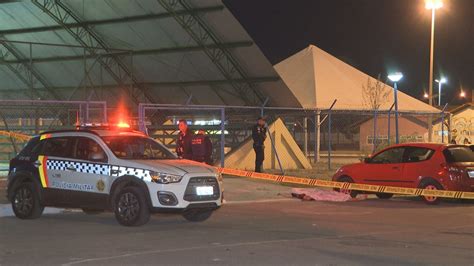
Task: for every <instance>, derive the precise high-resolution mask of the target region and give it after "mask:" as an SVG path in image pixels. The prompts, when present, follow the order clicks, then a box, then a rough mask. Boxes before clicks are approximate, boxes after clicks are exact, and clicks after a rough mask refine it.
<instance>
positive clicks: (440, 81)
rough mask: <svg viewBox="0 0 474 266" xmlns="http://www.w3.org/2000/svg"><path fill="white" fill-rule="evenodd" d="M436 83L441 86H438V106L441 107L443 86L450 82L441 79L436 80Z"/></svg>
mask: <svg viewBox="0 0 474 266" xmlns="http://www.w3.org/2000/svg"><path fill="white" fill-rule="evenodd" d="M435 81H436V82H438V84H439V86H438V106H441V84H443V83H446V82H448V80H447V79H445V78H441V79H440V80H437V79H436V80H435Z"/></svg>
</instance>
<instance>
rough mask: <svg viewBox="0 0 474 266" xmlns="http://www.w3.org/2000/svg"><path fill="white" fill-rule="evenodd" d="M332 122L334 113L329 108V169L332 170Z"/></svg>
mask: <svg viewBox="0 0 474 266" xmlns="http://www.w3.org/2000/svg"><path fill="white" fill-rule="evenodd" d="M331 124H332V115H331V109H329V113H328V170H331V142H332V136H331V134H332V132H331Z"/></svg>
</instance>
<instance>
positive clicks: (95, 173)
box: [66, 136, 110, 209]
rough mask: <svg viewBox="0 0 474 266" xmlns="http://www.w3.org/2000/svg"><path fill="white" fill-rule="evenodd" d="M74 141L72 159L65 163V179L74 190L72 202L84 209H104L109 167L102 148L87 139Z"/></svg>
mask: <svg viewBox="0 0 474 266" xmlns="http://www.w3.org/2000/svg"><path fill="white" fill-rule="evenodd" d="M75 139H76V142H75V146H74V148H73V150H74V159H73V160H70V161H68V162H66V165H67V167H66V168H67V169H68V171H69V174H68V175H67V177H66V179H67V180H68V181H67V182H69V183H70V184H71V186H72V187H71V190H74V196H73V197H74V198H73V201H74V202H75V205H77V206H80V207H84V208H97V209H102V208H105V207H106V203H107V191H108V190H109V189H108V188H110V184H109V181H110V180H109V178H108V177H109V175H110V165H108V164H107V161H108V159H107V155H106V153H105V152H104V147H102V146H101V145H100V144H99V143H98V142H97V141H96V140H94V139H92V138H89V137H85V136H84V137H75Z"/></svg>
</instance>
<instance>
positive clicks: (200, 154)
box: [191, 129, 212, 165]
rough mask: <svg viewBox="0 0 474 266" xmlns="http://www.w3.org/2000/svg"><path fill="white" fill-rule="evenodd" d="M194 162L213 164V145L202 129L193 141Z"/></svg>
mask: <svg viewBox="0 0 474 266" xmlns="http://www.w3.org/2000/svg"><path fill="white" fill-rule="evenodd" d="M191 150H192V153H193V161H196V162H201V163H207V164H209V165H211V164H212V143H211V140H210V139H209V137H208V136H206V132H205V131H204V130H202V129H200V130H199V131H198V133H197V134H196V135H194V136H193V139H192V141H191Z"/></svg>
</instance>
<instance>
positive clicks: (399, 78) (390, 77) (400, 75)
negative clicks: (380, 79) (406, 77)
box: [388, 72, 403, 82]
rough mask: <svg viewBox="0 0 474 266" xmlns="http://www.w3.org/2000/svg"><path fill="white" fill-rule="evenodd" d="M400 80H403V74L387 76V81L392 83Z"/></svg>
mask: <svg viewBox="0 0 474 266" xmlns="http://www.w3.org/2000/svg"><path fill="white" fill-rule="evenodd" d="M402 78H403V74H402V73H400V72H396V73H393V74H390V75H388V79H390V80H391V81H392V82H399V81H400V80H401V79H402Z"/></svg>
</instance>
